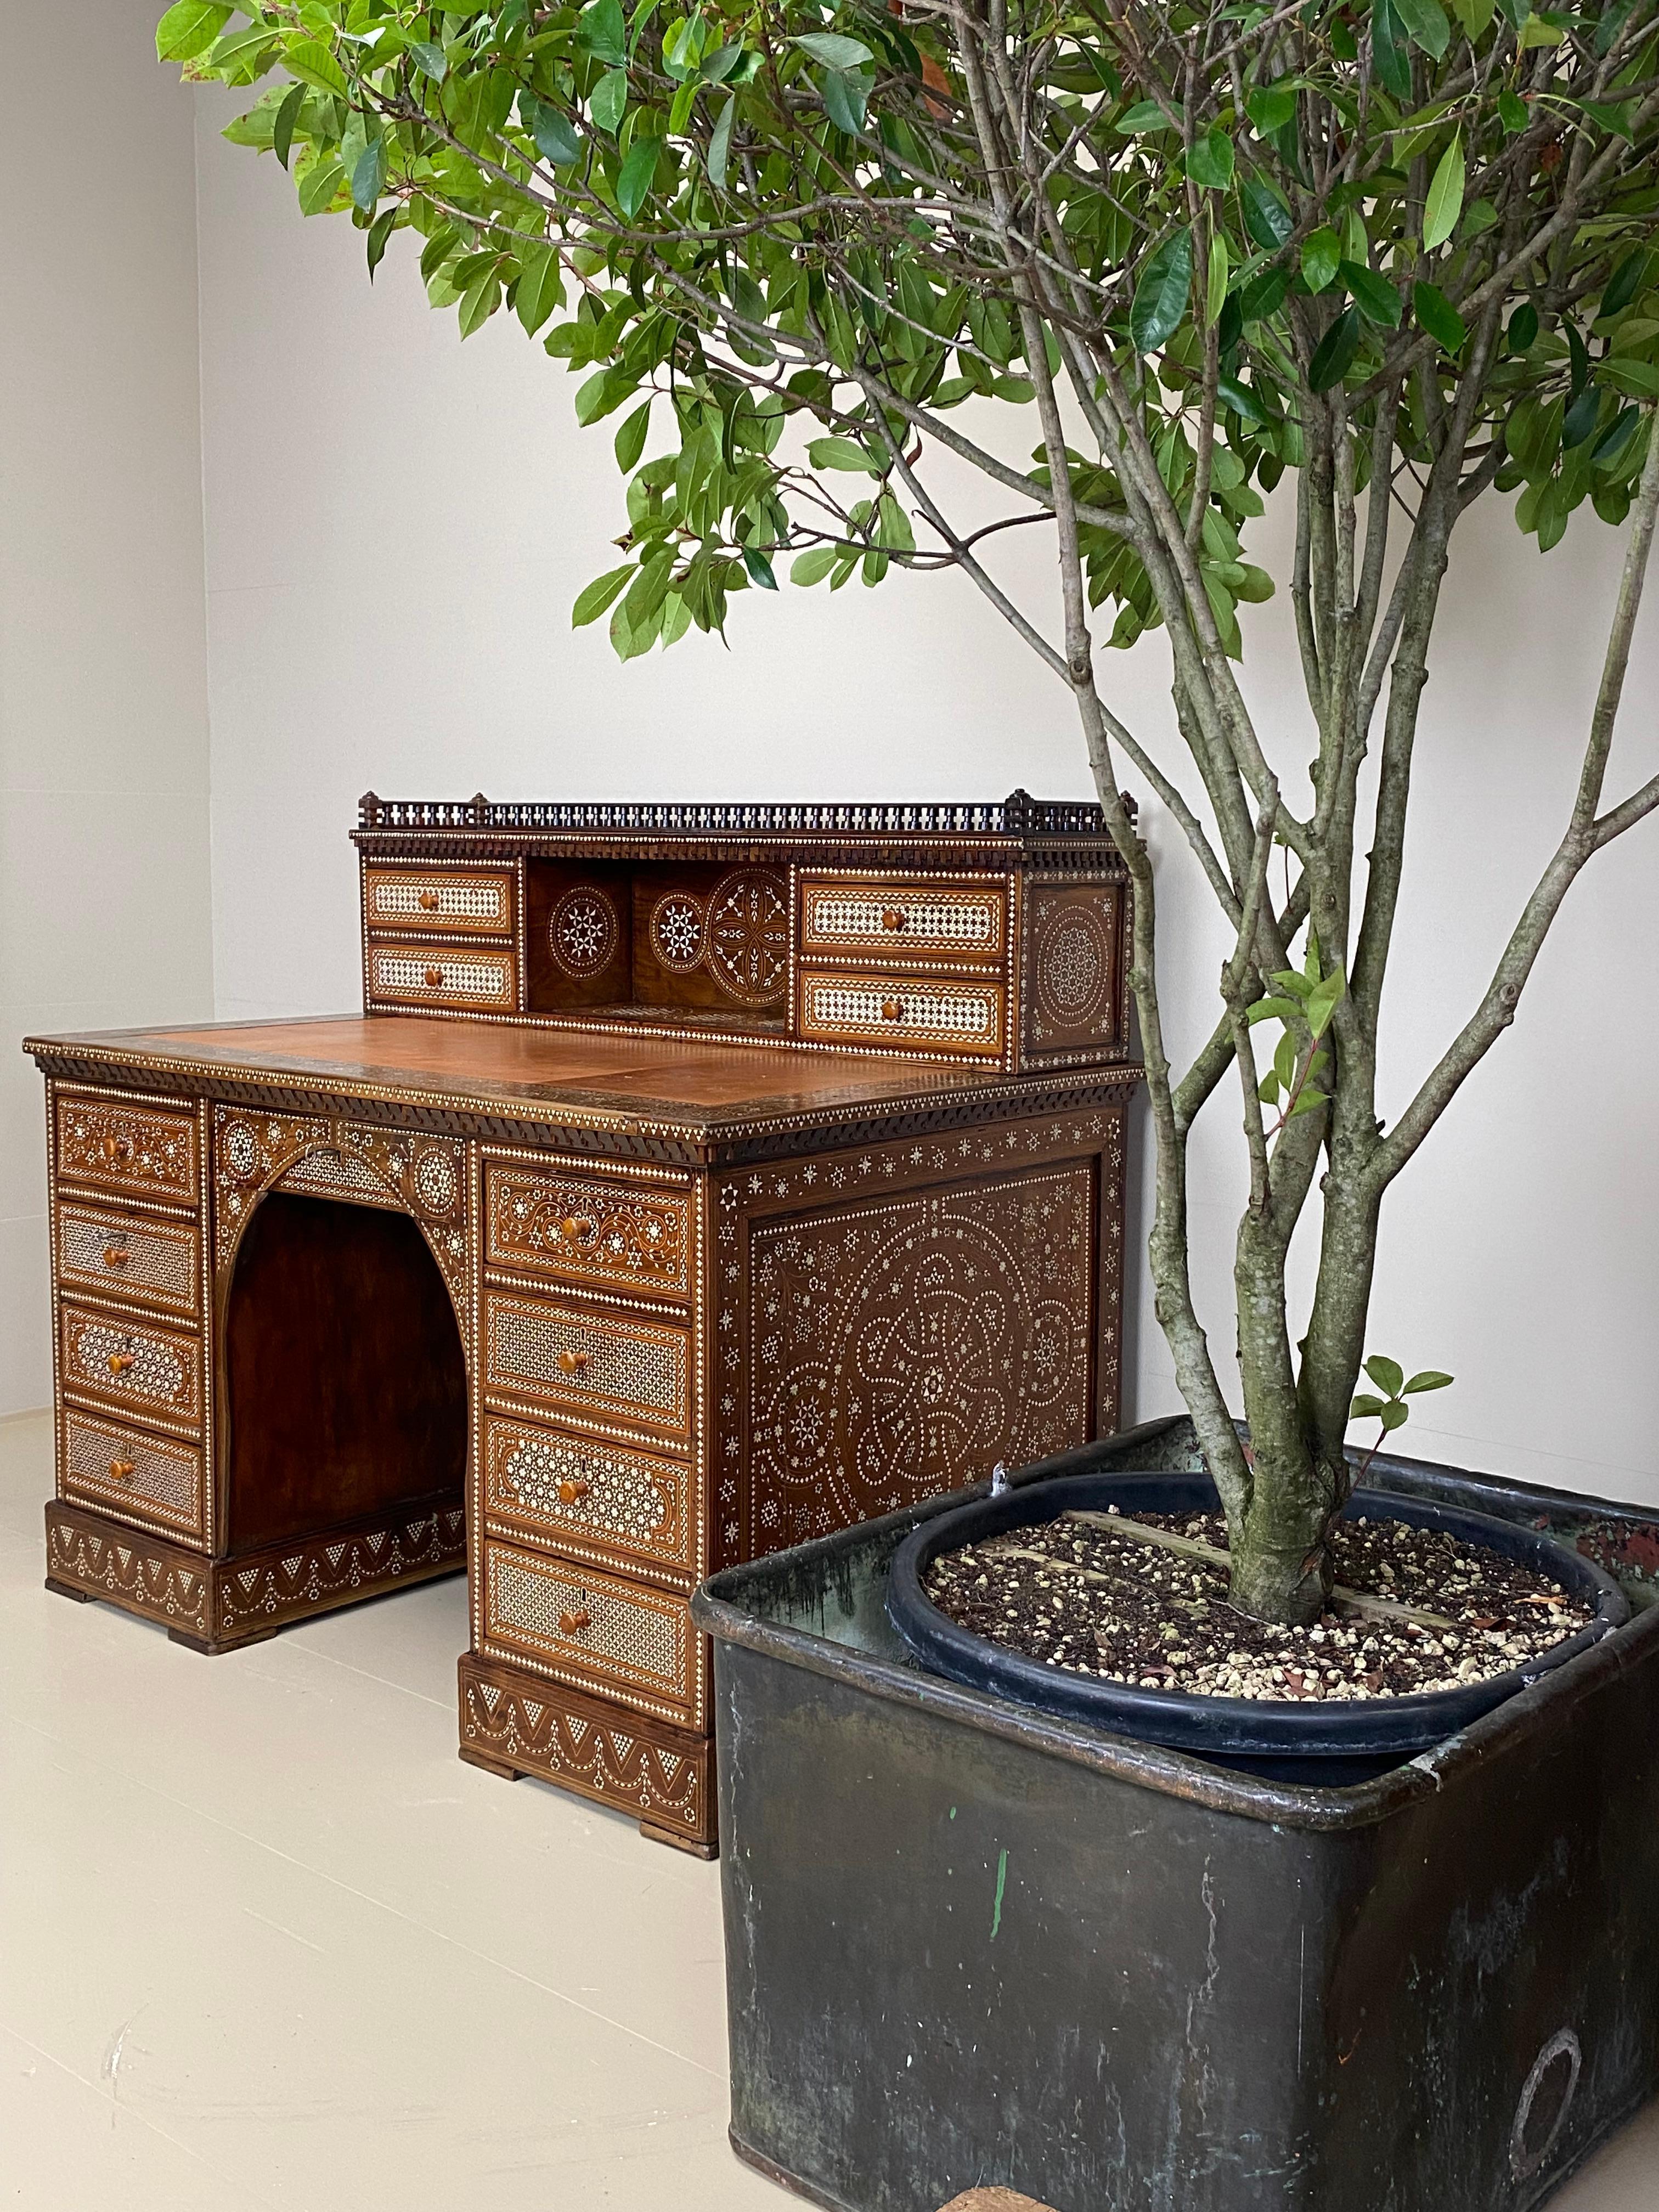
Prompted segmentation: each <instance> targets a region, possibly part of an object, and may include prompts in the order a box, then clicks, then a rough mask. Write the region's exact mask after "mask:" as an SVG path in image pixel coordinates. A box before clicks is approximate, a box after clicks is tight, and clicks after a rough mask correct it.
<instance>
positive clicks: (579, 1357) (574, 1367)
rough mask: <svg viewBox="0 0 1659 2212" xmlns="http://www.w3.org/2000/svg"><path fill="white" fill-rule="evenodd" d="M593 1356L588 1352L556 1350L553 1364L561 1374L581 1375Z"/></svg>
mask: <svg viewBox="0 0 1659 2212" xmlns="http://www.w3.org/2000/svg"><path fill="white" fill-rule="evenodd" d="M591 1357H592V1354H591V1353H589V1352H555V1353H554V1355H553V1364H554V1365H555V1366H556V1368H557V1369H558V1370H559V1372H560V1374H561V1375H580V1373H581V1371H582V1370H583V1368H584V1367H586V1364H587V1363H588V1360H589V1359H590V1358H591Z"/></svg>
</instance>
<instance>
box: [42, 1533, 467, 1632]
mask: <svg viewBox="0 0 1659 2212" xmlns="http://www.w3.org/2000/svg"><path fill="white" fill-rule="evenodd" d="M465 1565H466V1519H465V1511H464V1510H463V1508H462V1504H461V1501H460V1498H459V1496H457V1495H448V1494H447V1495H446V1496H445V1497H444V1498H441V1499H435V1500H433V1501H431V1502H430V1503H429V1504H424V1505H423V1506H422V1508H419V1509H416V1510H405V1511H403V1512H400V1513H398V1514H396V1515H395V1516H389V1517H386V1516H377V1517H376V1518H374V1519H373V1520H371V1521H369V1522H366V1523H359V1524H356V1525H354V1526H353V1527H351V1528H334V1529H327V1530H325V1531H323V1532H322V1533H321V1534H318V1535H314V1536H305V1537H299V1538H293V1539H290V1540H289V1541H288V1542H287V1543H284V1544H279V1545H271V1546H270V1547H267V1548H265V1549H264V1550H262V1551H258V1552H251V1553H247V1554H246V1556H245V1557H243V1558H240V1559H209V1558H208V1557H207V1556H206V1555H205V1554H204V1553H201V1552H195V1551H191V1550H190V1549H189V1548H188V1547H186V1546H185V1545H183V1544H173V1543H170V1542H168V1541H167V1539H166V1538H165V1537H162V1536H156V1535H153V1534H150V1533H149V1532H148V1531H147V1530H144V1529H140V1528H131V1527H129V1526H128V1524H127V1523H126V1522H124V1521H116V1520H113V1519H111V1518H110V1517H108V1516H106V1515H104V1514H102V1513H92V1512H88V1510H86V1509H85V1507H83V1506H79V1505H68V1504H64V1502H63V1501H62V1500H61V1499H59V1498H53V1499H52V1501H51V1503H50V1504H48V1505H47V1507H46V1588H47V1589H50V1590H56V1591H58V1593H59V1595H62V1596H64V1597H72V1598H78V1599H80V1600H82V1601H86V1600H88V1599H92V1598H97V1599H100V1600H102V1601H103V1602H104V1603H105V1604H106V1605H117V1606H119V1607H122V1609H123V1610H124V1611H125V1612H127V1613H137V1614H138V1615H139V1616H140V1618H141V1619H143V1620H154V1621H156V1622H158V1623H159V1624H160V1625H161V1626H162V1627H163V1628H165V1629H167V1632H168V1633H169V1634H170V1635H171V1636H172V1638H173V1641H174V1642H175V1643H176V1644H187V1645H188V1646H189V1647H190V1649H191V1650H195V1651H204V1652H207V1653H210V1654H216V1653H219V1652H222V1651H230V1650H235V1649H236V1648H237V1647H238V1646H239V1645H241V1644H259V1643H263V1642H264V1639H265V1638H267V1637H268V1636H271V1635H274V1634H275V1633H276V1630H277V1629H279V1628H287V1627H290V1626H293V1624H294V1623H295V1622H296V1621H301V1620H310V1619H311V1618H312V1617H313V1615H314V1614H316V1613H331V1612H332V1611H333V1610H334V1608H335V1607H337V1606H342V1605H355V1604H356V1603H357V1602H358V1601H360V1600H361V1599H363V1598H370V1597H381V1596H384V1595H386V1592H387V1591H389V1590H394V1589H404V1588H405V1587H406V1586H407V1585H408V1584H409V1583H419V1582H429V1581H430V1580H431V1579H432V1578H433V1577H435V1576H436V1575H453V1574H459V1573H460V1572H461V1571H462V1570H463V1569H464V1568H465Z"/></svg>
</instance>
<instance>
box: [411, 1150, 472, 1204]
mask: <svg viewBox="0 0 1659 2212" xmlns="http://www.w3.org/2000/svg"><path fill="white" fill-rule="evenodd" d="M415 1188H416V1194H418V1196H419V1198H420V1201H421V1204H422V1206H424V1207H425V1208H426V1210H427V1212H428V1213H436V1214H439V1215H444V1214H447V1213H450V1212H453V1210H454V1205H455V1200H456V1199H457V1198H458V1197H459V1194H460V1188H461V1186H460V1178H459V1176H457V1175H456V1172H455V1163H454V1161H453V1158H451V1157H450V1155H449V1154H448V1153H447V1152H436V1151H434V1152H422V1154H421V1157H420V1158H419V1160H418V1161H417V1162H416V1168H415Z"/></svg>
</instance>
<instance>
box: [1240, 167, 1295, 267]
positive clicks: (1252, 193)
mask: <svg viewBox="0 0 1659 2212" xmlns="http://www.w3.org/2000/svg"><path fill="white" fill-rule="evenodd" d="M1239 197H1240V198H1241V199H1242V200H1243V203H1244V228H1245V229H1246V230H1248V231H1249V234H1250V236H1251V237H1252V238H1253V239H1254V240H1255V242H1256V244H1257V245H1258V246H1260V247H1261V250H1262V252H1264V253H1277V252H1278V251H1279V247H1280V246H1283V244H1284V243H1285V240H1286V239H1287V238H1288V237H1289V236H1290V234H1291V229H1292V228H1293V227H1294V226H1293V225H1292V223H1291V211H1290V210H1289V208H1287V207H1286V206H1285V203H1284V201H1283V200H1282V199H1280V198H1279V195H1278V193H1277V192H1275V191H1273V187H1272V186H1271V185H1267V184H1266V183H1264V181H1263V180H1262V179H1261V178H1260V177H1246V178H1245V179H1244V181H1243V184H1242V185H1240V186H1239Z"/></svg>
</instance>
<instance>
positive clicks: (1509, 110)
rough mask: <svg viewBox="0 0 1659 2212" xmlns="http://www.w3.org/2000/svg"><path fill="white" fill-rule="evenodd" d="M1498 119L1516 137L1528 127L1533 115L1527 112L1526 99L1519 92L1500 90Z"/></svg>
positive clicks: (1512, 136)
mask: <svg viewBox="0 0 1659 2212" xmlns="http://www.w3.org/2000/svg"><path fill="white" fill-rule="evenodd" d="M1498 121H1499V122H1500V123H1501V124H1502V125H1503V126H1504V130H1505V131H1508V132H1509V134H1510V137H1511V138H1514V137H1518V136H1519V135H1520V133H1521V132H1522V131H1524V130H1525V129H1526V127H1527V125H1528V124H1529V123H1530V122H1531V121H1532V117H1531V116H1530V115H1529V114H1528V112H1527V103H1526V101H1525V100H1522V98H1521V96H1520V94H1518V93H1513V92H1500V93H1499V94H1498Z"/></svg>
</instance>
